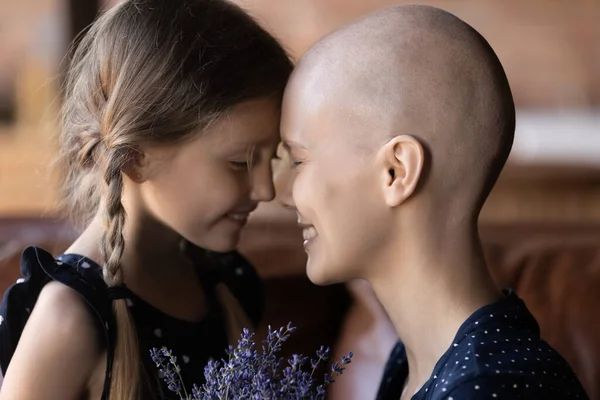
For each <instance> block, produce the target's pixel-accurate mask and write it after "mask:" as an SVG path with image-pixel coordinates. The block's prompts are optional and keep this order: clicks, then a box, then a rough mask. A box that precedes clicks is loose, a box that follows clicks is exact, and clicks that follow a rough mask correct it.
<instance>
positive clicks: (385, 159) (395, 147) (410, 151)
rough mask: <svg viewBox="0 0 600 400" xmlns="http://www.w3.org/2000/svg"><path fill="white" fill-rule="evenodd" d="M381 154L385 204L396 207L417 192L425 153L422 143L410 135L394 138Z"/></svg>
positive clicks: (383, 148)
mask: <svg viewBox="0 0 600 400" xmlns="http://www.w3.org/2000/svg"><path fill="white" fill-rule="evenodd" d="M380 152H381V154H380V155H381V161H382V163H381V168H382V175H383V193H384V198H385V202H386V203H387V205H388V206H389V207H396V206H399V205H400V204H402V203H403V202H404V201H405V200H406V199H407V198H409V197H410V196H411V195H412V194H413V193H414V191H415V190H416V188H417V185H418V183H419V179H420V178H421V173H422V171H423V164H424V162H425V152H424V150H423V146H422V145H421V143H420V142H419V141H418V140H417V139H416V138H415V137H413V136H410V135H401V136H396V137H394V138H393V139H391V140H390V141H389V142H387V143H386V144H385V145H384V146H383V147H382V149H381V150H380Z"/></svg>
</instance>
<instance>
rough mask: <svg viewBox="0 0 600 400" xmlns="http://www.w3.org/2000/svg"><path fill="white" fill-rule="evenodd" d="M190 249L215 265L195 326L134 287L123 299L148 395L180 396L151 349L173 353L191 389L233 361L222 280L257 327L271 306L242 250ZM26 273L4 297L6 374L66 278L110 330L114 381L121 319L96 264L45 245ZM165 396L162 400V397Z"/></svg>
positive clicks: (0, 321)
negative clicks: (50, 290) (44, 302)
mask: <svg viewBox="0 0 600 400" xmlns="http://www.w3.org/2000/svg"><path fill="white" fill-rule="evenodd" d="M185 251H186V252H187V254H188V255H189V256H190V258H191V259H192V260H193V261H196V260H199V259H200V257H199V253H200V252H202V254H203V255H206V254H208V256H209V257H210V258H211V259H212V261H214V263H213V264H214V265H213V266H211V267H207V266H202V265H199V264H198V263H197V264H196V265H197V272H198V278H199V279H200V282H201V283H202V285H203V286H204V288H205V291H206V293H207V300H208V305H209V310H208V312H207V314H206V316H205V317H204V318H203V319H202V320H201V321H199V322H188V321H183V320H179V319H176V318H174V317H171V316H169V315H167V314H165V313H163V312H161V311H159V310H157V309H156V308H154V307H152V306H151V305H150V304H148V303H147V302H145V301H144V300H143V299H141V298H139V297H138V296H136V294H135V293H133V292H131V291H130V290H129V289H127V288H126V287H121V288H119V291H118V292H119V293H118V297H119V298H125V301H126V302H127V305H128V306H129V307H130V311H131V313H132V316H133V319H134V321H135V325H136V330H137V334H138V338H139V344H140V355H141V357H142V360H143V364H144V369H145V371H146V373H147V375H148V379H147V382H146V385H145V387H144V388H143V393H144V394H143V398H158V399H166V400H171V399H177V400H179V397H178V396H177V395H176V394H175V393H172V392H171V391H169V390H168V388H167V386H166V384H165V383H164V381H163V380H162V379H160V378H161V377H160V376H159V372H158V370H157V368H156V367H155V365H154V363H153V362H152V360H151V357H150V349H151V348H153V347H157V348H160V347H162V346H166V347H167V348H169V349H171V350H172V351H173V353H174V355H176V356H177V360H178V362H179V364H180V367H181V370H182V371H181V375H182V378H183V381H184V383H185V384H186V386H189V388H188V392H189V393H191V386H192V385H193V384H198V385H202V384H203V383H204V366H205V365H206V364H207V363H208V361H209V360H211V359H217V360H218V359H221V358H223V357H225V350H226V349H227V347H228V340H227V332H226V327H225V320H224V317H223V313H222V309H221V307H220V304H219V302H218V301H217V297H216V295H215V293H214V287H215V285H216V284H217V283H219V282H223V283H225V284H226V285H227V286H228V287H229V289H230V290H231V292H232V294H233V295H234V296H235V297H236V298H237V300H238V301H239V302H240V304H241V305H242V307H243V308H244V311H245V312H246V314H247V315H248V317H249V318H250V320H251V321H252V322H253V323H254V324H257V323H258V320H259V319H260V316H261V313H262V308H263V304H264V297H263V296H264V293H263V287H262V282H261V280H260V278H259V277H258V275H257V274H256V272H255V270H254V268H253V267H252V266H251V265H250V264H249V263H248V262H247V261H246V260H245V259H244V258H243V257H242V256H241V255H240V254H238V253H236V252H230V253H210V252H206V251H205V250H203V249H200V248H198V247H195V246H192V245H190V244H187V246H185ZM21 273H22V275H23V277H22V278H20V279H19V280H18V281H17V282H16V283H15V284H14V285H12V286H11V287H10V288H9V289H8V290H7V291H6V293H5V294H4V298H3V300H2V306H1V308H0V366H1V368H2V372H3V373H5V372H6V369H7V368H8V365H9V363H10V360H11V358H12V355H13V354H14V351H15V349H16V346H17V344H18V340H19V337H20V335H21V332H22V330H23V328H24V326H25V324H26V322H27V318H28V317H29V313H30V312H31V310H32V309H33V307H34V306H35V302H36V300H37V296H38V295H39V292H40V291H41V289H42V288H43V286H44V285H45V284H46V283H48V282H49V281H51V280H56V281H59V282H61V283H63V284H65V285H67V286H69V287H71V288H73V289H74V290H75V291H77V292H78V293H79V294H80V295H81V296H82V297H83V298H84V300H85V302H86V303H87V305H88V306H89V308H90V311H91V312H92V314H93V315H95V316H96V317H97V318H95V320H96V322H97V324H98V328H99V330H101V331H102V332H103V333H104V337H105V339H106V346H107V353H108V358H107V364H108V365H107V371H106V376H107V378H108V377H110V373H111V365H112V354H113V352H114V344H115V335H114V334H115V327H116V325H115V320H114V316H113V313H112V303H111V299H110V297H111V289H108V288H107V286H106V284H105V283H104V280H103V279H102V271H101V268H100V266H98V265H97V264H96V263H95V262H94V261H92V260H90V259H88V258H86V257H83V256H80V255H74V254H66V255H62V256H59V257H58V258H56V259H55V258H54V257H53V256H52V255H51V254H50V253H48V252H46V251H45V250H42V249H40V248H37V247H33V246H32V247H28V248H27V249H25V251H24V252H23V256H22V258H21ZM109 385H110V379H106V380H105V386H104V393H103V395H102V399H108V391H109ZM157 394H158V395H157Z"/></svg>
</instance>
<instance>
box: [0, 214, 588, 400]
mask: <svg viewBox="0 0 600 400" xmlns="http://www.w3.org/2000/svg"><path fill="white" fill-rule="evenodd" d="M481 234H482V238H483V241H484V245H485V249H486V253H487V257H488V260H489V264H490V268H491V271H492V273H493V275H494V277H495V279H496V281H497V282H498V283H499V285H502V286H510V287H513V288H514V289H516V291H517V292H518V293H519V294H520V296H521V297H523V298H524V300H525V301H526V303H527V305H528V306H529V308H530V309H531V311H532V312H533V313H534V315H535V316H536V317H537V319H538V321H539V323H540V326H541V329H542V334H543V336H544V337H545V339H546V340H547V341H549V342H550V343H551V344H552V345H553V346H554V347H555V348H557V349H558V351H559V352H560V353H561V354H562V355H563V356H564V357H565V358H566V359H567V360H568V361H569V362H570V364H571V365H572V366H573V368H574V369H575V371H576V373H577V374H578V376H579V378H580V380H581V381H582V382H583V384H584V386H585V388H586V390H587V391H588V394H589V395H590V398H591V399H597V400H600V311H598V309H597V305H598V304H600V226H598V225H590V226H581V225H578V226H559V225H554V226H548V225H536V226H531V225H527V226H525V225H523V226H516V225H512V226H483V227H482V229H481ZM74 235H75V232H74V230H72V229H70V228H68V227H67V225H66V224H65V223H63V222H61V221H53V220H50V219H4V220H0V290H2V291H4V290H5V288H6V287H7V286H8V285H9V284H10V283H12V282H14V281H15V279H17V277H18V275H19V271H18V260H19V254H20V251H21V250H22V248H23V247H25V246H26V245H28V244H32V243H33V244H36V245H39V246H42V247H45V248H47V249H49V250H51V251H54V252H60V250H61V249H64V248H65V246H66V245H67V244H68V243H69V241H70V240H72V239H73V237H74ZM241 250H242V252H243V253H244V254H246V256H247V257H248V258H250V259H251V260H252V261H253V262H254V263H255V265H256V266H257V268H258V269H259V272H260V273H261V275H262V276H263V277H264V278H265V281H266V290H267V309H266V314H265V318H264V320H265V323H269V324H272V325H274V326H280V325H283V324H286V323H287V322H288V321H292V322H293V323H294V324H295V325H296V326H298V328H299V329H298V332H297V334H295V335H294V337H293V339H292V340H291V342H290V343H289V345H288V346H287V347H286V348H285V350H286V352H288V353H291V352H296V351H301V352H305V353H310V352H312V351H314V349H315V348H317V347H318V345H320V344H326V345H331V346H335V344H336V342H337V340H338V337H339V336H340V331H341V327H342V326H345V325H348V324H350V325H352V322H351V321H353V319H354V320H356V315H354V316H353V313H355V312H356V310H355V307H353V304H352V301H351V296H350V295H349V293H348V291H347V290H346V289H345V287H344V286H341V285H337V286H332V287H317V286H314V285H312V284H311V283H310V282H309V281H308V280H307V279H306V277H305V276H304V253H303V251H302V248H301V240H300V232H299V231H298V229H297V228H296V226H295V224H294V222H293V218H285V217H281V216H277V217H275V218H273V219H272V220H269V219H268V218H264V217H263V218H260V219H258V220H255V221H253V222H252V223H251V224H250V225H249V227H248V230H247V232H246V233H245V235H244V239H243V242H242V245H241ZM372 321H373V320H362V319H361V320H359V323H360V324H363V325H366V326H365V327H364V328H365V329H366V330H369V329H370V330H371V331H372V330H373V329H374V328H376V327H373V326H368V325H369V324H372V323H373V322H372ZM264 330H265V328H264V327H263V328H261V332H259V336H260V335H261V334H263V333H264ZM385 350H386V347H385V346H383V350H382V346H377V343H371V345H369V346H366V350H365V351H363V354H362V355H363V357H362V360H364V362H365V363H366V362H367V361H366V360H367V359H369V354H366V353H368V352H369V351H371V352H373V353H377V354H374V355H373V357H371V358H370V361H371V362H372V363H373V364H372V366H373V365H374V368H371V370H370V371H378V370H379V366H378V363H383V362H384V358H385V357H384V356H382V354H383V355H384V354H385ZM373 360H374V361H373ZM360 363H361V358H356V359H355V361H354V365H352V368H355V369H356V370H357V371H358V370H361V369H360V368H361V364H360ZM378 379H379V376H378V374H377V372H373V373H372V374H371V375H370V376H363V380H362V381H361V385H366V386H369V385H370V387H375V386H376V385H377V380H378ZM344 382H346V384H350V382H349V380H347V381H344V380H340V381H339V382H338V383H339V384H340V386H342V385H344ZM342 389H343V388H342ZM336 397H340V396H336Z"/></svg>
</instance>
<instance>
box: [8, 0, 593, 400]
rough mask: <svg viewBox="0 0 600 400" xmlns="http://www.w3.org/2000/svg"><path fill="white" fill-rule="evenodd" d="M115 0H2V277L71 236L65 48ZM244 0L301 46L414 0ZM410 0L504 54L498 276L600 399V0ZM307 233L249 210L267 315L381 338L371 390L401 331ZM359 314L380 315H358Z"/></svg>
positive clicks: (487, 228) (367, 351) (316, 339)
mask: <svg viewBox="0 0 600 400" xmlns="http://www.w3.org/2000/svg"><path fill="white" fill-rule="evenodd" d="M165 1H166V0H165ZM112 3H114V1H108V0H19V1H16V0H0V289H2V291H4V289H5V288H6V286H7V285H8V284H10V283H11V282H13V281H14V279H16V277H17V276H18V258H19V253H20V251H21V250H22V248H23V247H24V246H26V245H27V244H31V243H33V244H37V245H41V246H44V247H46V248H48V249H50V250H53V251H60V250H62V249H64V248H65V246H66V245H67V244H68V242H69V241H70V240H72V238H73V237H74V235H75V232H74V231H73V230H72V229H71V228H70V227H69V225H68V224H67V223H65V222H64V221H63V220H62V219H61V218H59V215H58V210H57V207H56V204H57V197H56V190H55V189H56V185H55V180H54V176H53V174H52V169H51V162H52V158H53V154H54V135H55V132H56V126H57V125H56V120H57V111H58V108H59V107H60V101H61V100H60V86H61V80H62V74H63V72H64V62H63V59H64V57H65V54H66V51H67V49H68V46H69V43H70V42H71V40H72V39H73V38H74V37H75V35H77V33H79V32H80V31H81V30H82V29H84V28H85V27H86V26H87V25H88V24H89V23H91V22H92V20H93V19H94V18H95V16H96V15H97V13H98V12H99V11H100V10H103V9H106V8H107V7H110V6H111V5H112ZM237 3H238V4H240V5H241V6H242V7H244V8H245V9H247V10H248V11H249V12H250V13H251V14H252V15H254V16H255V17H256V18H257V19H258V20H259V21H260V22H261V23H262V24H264V26H265V27H266V28H267V29H268V30H269V31H270V32H271V33H273V34H274V35H275V36H276V37H278V38H279V39H280V40H281V42H282V43H283V44H284V45H285V47H286V48H287V49H288V51H289V52H290V54H291V55H292V57H293V58H294V59H297V58H298V57H300V56H301V55H302V53H303V52H304V51H305V50H306V49H307V48H308V47H309V46H311V45H312V44H313V43H314V42H315V41H317V40H318V39H319V38H321V37H322V36H324V35H326V34H327V33H329V32H331V31H332V30H334V29H336V28H338V27H340V26H342V25H344V24H345V23H347V22H349V21H350V20H352V19H353V18H355V17H357V16H359V15H361V14H364V13H367V12H369V11H372V10H375V9H377V8H380V7H383V6H387V5H391V4H400V3H404V1H392V0H302V1H300V0H237ZM411 3H422V4H429V5H434V6H437V7H440V8H443V9H446V10H448V11H450V12H453V13H454V14H456V15H457V16H459V17H460V18H462V19H463V20H465V21H466V22H468V23H469V24H471V25H472V26H473V27H474V28H476V29H477V30H478V31H479V32H481V33H482V34H483V36H484V37H485V38H486V39H487V40H488V41H489V43H490V44H491V46H492V47H493V48H494V49H495V51H496V53H497V54H498V56H499V58H500V60H501V61H502V63H503V65H504V67H505V70H506V72H507V75H508V78H509V81H510V83H511V86H512V90H513V95H514V97H515V102H516V106H517V111H518V115H517V118H518V119H517V132H516V138H515V144H514V147H513V151H512V154H511V158H510V161H509V165H508V166H507V168H506V169H505V171H504V173H503V175H502V177H501V179H500V181H499V183H498V185H497V186H496V188H495V189H494V191H493V193H492V195H491V197H490V199H489V201H488V202H487V203H486V206H485V208H484V211H483V213H482V217H481V233H482V237H483V239H484V245H485V247H486V252H487V254H488V257H489V261H490V269H491V270H492V273H493V274H494V276H495V278H496V279H497V281H498V283H499V284H500V285H510V286H513V287H515V288H516V289H517V291H518V292H519V294H520V295H521V296H522V297H523V298H524V299H525V300H526V302H527V304H528V306H529V307H530V308H531V310H532V311H533V312H534V314H535V315H536V317H537V318H538V320H539V322H540V325H541V327H542V333H543V335H544V337H545V338H546V339H547V340H548V341H550V342H551V344H553V345H554V346H555V347H557V348H558V349H559V351H560V352H561V353H562V354H563V355H564V356H565V357H566V358H567V359H568V360H569V361H570V363H571V364H572V365H573V366H574V368H575V369H576V372H577V373H578V375H579V377H580V379H581V380H582V381H583V382H584V384H585V386H586V389H587V390H588V393H589V394H590V396H591V397H592V398H595V399H600V386H599V382H600V322H599V321H600V312H599V311H598V310H597V308H596V305H597V304H600V294H599V293H600V291H599V290H598V288H600V286H599V285H600V23H599V21H600V0H571V1H568V2H567V1H557V0H528V1H522V0H487V1H481V0H443V1H442V0H438V1H412V2H411ZM276 178H277V182H278V183H281V180H283V179H285V174H278V173H277V171H276ZM299 237H300V236H299V232H298V230H297V228H296V227H295V216H293V215H290V214H289V213H288V212H286V211H284V210H282V209H281V208H279V207H278V206H277V205H276V204H270V205H267V206H265V207H263V208H262V209H260V210H259V212H258V213H257V215H255V216H254V219H253V221H252V223H251V224H250V226H249V227H248V231H247V233H246V235H245V238H244V242H243V243H242V246H241V247H242V250H243V251H244V253H245V254H246V255H247V256H248V257H249V258H250V259H251V260H252V261H254V262H255V264H256V266H257V268H258V269H259V271H260V273H261V275H262V276H263V277H264V278H265V279H266V280H267V283H268V284H267V290H268V296H270V297H269V298H270V299H271V300H273V301H270V302H269V305H268V310H267V319H270V320H269V321H268V322H269V323H273V324H277V323H280V322H281V323H286V322H287V321H288V319H290V318H291V319H292V320H294V321H295V323H296V324H297V325H298V326H299V327H300V328H301V329H300V330H299V335H298V336H299V338H297V340H298V342H297V343H298V344H297V345H298V346H299V347H302V346H306V347H308V348H309V350H308V351H312V347H314V346H316V344H321V343H323V340H324V339H327V340H328V341H330V342H331V343H332V344H333V345H337V347H338V348H342V347H344V345H345V343H357V342H356V340H358V341H361V340H362V341H367V342H368V343H371V345H370V346H364V347H365V348H364V349H363V350H362V351H363V353H364V354H363V359H364V360H370V361H369V362H372V364H371V365H370V366H367V365H366V364H368V363H367V362H366V363H365V371H366V370H367V369H368V368H370V369H368V371H370V372H369V373H371V378H370V379H371V380H370V381H368V382H371V383H368V382H367V383H365V382H366V381H365V380H364V377H363V380H362V381H361V382H362V383H361V387H363V390H365V391H364V392H362V393H363V394H362V396H370V393H371V392H372V391H374V389H373V387H376V385H377V380H378V375H377V374H378V372H377V371H379V369H380V368H381V367H382V365H381V363H382V362H383V361H384V359H385V356H386V355H387V353H386V352H387V351H388V349H389V346H391V343H392V341H391V340H390V336H389V334H386V333H385V332H384V331H385V329H382V328H381V327H382V325H378V323H379V322H377V321H378V320H377V318H376V317H373V311H372V309H371V310H370V311H369V307H370V305H366V304H370V303H368V300H365V299H366V297H362V296H363V294H361V293H363V292H360V291H353V290H348V289H347V288H346V287H340V286H336V287H329V288H316V287H313V286H312V285H311V284H310V283H309V282H308V281H307V280H306V278H305V277H304V253H303V251H302V249H301V243H300V242H301V241H300V239H299ZM364 296H367V297H368V295H364ZM307 299H309V300H307ZM311 304H316V305H318V307H317V309H319V310H320V311H319V313H318V315H317V314H315V313H314V308H312V313H311V314H309V313H308V311H307V309H308V308H311V307H310V305H311ZM361 313H363V314H364V315H367V314H368V315H370V316H371V318H366V319H365V318H358V317H357V316H359V315H362V314H361ZM369 313H370V314H369ZM381 324H384V322H381ZM350 331H352V332H354V334H349V333H348V332H350ZM302 332H303V333H302ZM382 332H383V333H382ZM302 335H304V336H302ZM353 335H354V336H353ZM313 343H314V346H313ZM373 343H375V344H376V345H373ZM311 346H312V347H311ZM360 352H361V350H359V351H358V353H360ZM355 353H356V351H355ZM357 359H358V358H357ZM382 360H383V361H382ZM354 369H355V371H360V370H361V369H360V368H359V367H356V368H354ZM342 379H343V380H341V382H344V383H342V384H340V388H341V389H340V393H337V394H335V396H337V398H348V399H350V398H357V399H358V398H363V399H364V398H368V397H352V396H351V395H349V394H348V392H343V390H344V388H351V387H352V382H351V381H350V379H351V376H350V377H346V378H342ZM373 382H374V383H373Z"/></svg>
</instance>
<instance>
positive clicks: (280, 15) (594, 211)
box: [0, 0, 600, 221]
mask: <svg viewBox="0 0 600 400" xmlns="http://www.w3.org/2000/svg"><path fill="white" fill-rule="evenodd" d="M107 1H108V0H107ZM236 1H237V2H238V3H240V4H241V5H242V6H243V7H245V8H247V9H249V10H250V12H251V13H252V14H254V15H255V16H257V17H258V18H259V19H260V20H261V21H262V22H263V23H264V24H265V25H266V26H267V28H268V29H269V30H270V31H271V32H273V33H274V34H275V35H276V36H278V37H279V38H280V39H281V41H282V42H283V43H284V45H285V46H286V47H287V48H288V49H289V50H290V52H291V53H292V55H293V56H294V57H296V58H297V57H299V56H300V55H301V54H302V53H303V52H304V51H305V50H306V49H307V48H308V47H309V46H310V45H311V44H312V43H314V42H315V41H316V40H318V39H319V38H320V37H322V36H323V35H325V34H327V33H328V32H330V31H332V30H333V29H335V28H337V27H339V26H341V25H343V24H344V23H346V22H348V21H350V20H351V19H352V18H354V17H356V16H358V15H360V14H362V13H365V12H368V11H370V10H374V9H376V8H379V7H381V6H385V5H389V4H393V3H402V1H395V2H393V1H390V0H302V1H300V0H236ZM420 3H424V4H431V5H437V6H440V7H442V8H445V9H447V10H449V11H451V12H454V13H455V14H457V15H458V16H459V17H461V18H463V19H464V20H466V21H467V22H469V23H470V24H472V25H473V26H474V27H475V28H476V29H478V30H479V31H480V32H481V33H482V34H483V35H484V36H485V37H486V38H487V39H488V41H489V42H490V43H491V45H492V46H493V47H494V49H495V50H496V52H497V53H498V55H499V57H500V59H501V60H502V62H503V64H504V66H505V69H506V71H507V74H508V76H509V80H510V82H511V85H512V88H513V92H514V95H515V99H516V102H517V106H518V107H519V108H521V109H532V108H535V109H542V110H545V111H546V112H550V113H554V112H555V111H558V110H564V109H581V108H588V107H595V108H596V109H597V110H600V24H599V23H598V21H600V1H598V0H573V1H568V2H567V1H550V0H527V1H522V0H486V1H482V0H444V1H441V0H438V1H421V2H420ZM64 8H65V7H64V2H63V1H62V0H43V1H33V0H23V1H20V2H15V1H12V0H0V9H1V10H2V11H1V12H0V54H2V56H1V57H2V60H3V62H2V63H0V82H3V80H4V82H7V81H11V82H12V81H13V80H14V81H15V82H16V85H15V86H16V87H17V105H18V118H19V120H18V121H17V123H16V124H14V125H11V126H0V216H1V215H9V214H10V215H15V214H21V215H22V214H27V215H39V214H41V213H52V212H53V210H54V209H55V204H56V192H55V190H54V188H55V182H54V181H53V180H52V179H51V175H50V174H49V167H48V165H49V162H50V160H51V159H52V156H53V147H52V143H53V142H52V137H53V134H54V133H55V130H56V128H55V124H54V122H55V119H56V109H57V106H58V104H57V101H56V98H57V87H56V79H55V78H56V76H57V71H58V62H59V61H60V59H61V57H62V53H61V52H62V51H64V47H65V46H66V44H64V43H63V44H61V37H63V36H64V33H63V29H64V23H65V21H66V18H65V15H64ZM61 21H62V22H61ZM61 35H62V36H61ZM61 46H62V47H61ZM5 60H8V61H10V62H8V61H7V62H4V61H5ZM1 91H2V85H0V92H1ZM542 134H543V132H542ZM559 169H560V170H563V168H559ZM526 170H527V171H529V169H527V168H526ZM550 171H551V172H548V171H547V170H545V172H543V173H542V175H544V178H543V179H541V178H540V177H539V176H538V175H535V174H533V175H531V176H530V177H528V178H526V179H521V180H519V179H515V178H514V176H515V175H517V177H518V176H520V175H521V174H522V172H524V170H518V171H517V172H516V173H515V174H513V176H512V177H511V178H510V179H504V181H503V182H501V184H500V186H499V187H498V188H497V189H496V191H495V193H494V196H493V197H492V198H491V199H490V202H489V203H488V205H487V207H486V209H485V211H484V215H483V216H484V219H486V220H490V221H510V220H515V219H533V220H545V219H557V220H560V219H565V218H566V219H569V220H586V219H589V218H594V219H598V220H600V189H599V188H598V183H597V181H598V180H597V179H596V177H595V175H594V173H589V172H586V173H585V174H581V173H580V172H578V171H574V172H573V171H571V172H569V171H567V172H565V171H562V172H561V173H562V174H563V176H565V177H564V178H561V179H562V180H561V179H558V178H556V176H557V175H556V174H555V173H554V172H552V171H555V170H550ZM553 177H554V178H553Z"/></svg>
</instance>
